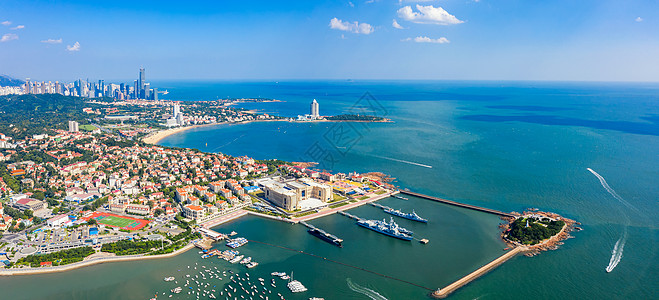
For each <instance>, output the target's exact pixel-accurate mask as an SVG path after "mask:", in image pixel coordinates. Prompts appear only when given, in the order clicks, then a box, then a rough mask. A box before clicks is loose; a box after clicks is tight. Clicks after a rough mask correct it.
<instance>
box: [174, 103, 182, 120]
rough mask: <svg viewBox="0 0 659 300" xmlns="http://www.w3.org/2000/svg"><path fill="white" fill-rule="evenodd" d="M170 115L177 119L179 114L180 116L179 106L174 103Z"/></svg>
mask: <svg viewBox="0 0 659 300" xmlns="http://www.w3.org/2000/svg"><path fill="white" fill-rule="evenodd" d="M172 114H173V116H172V117H174V118H176V117H178V115H179V114H181V106H180V105H179V104H178V103H174V109H173V110H172Z"/></svg>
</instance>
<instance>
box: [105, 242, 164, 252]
mask: <svg viewBox="0 0 659 300" xmlns="http://www.w3.org/2000/svg"><path fill="white" fill-rule="evenodd" d="M161 244H162V242H161V241H139V242H136V241H129V240H121V241H117V242H114V243H110V244H103V247H102V248H101V251H103V252H110V253H114V254H116V255H134V254H143V253H147V252H151V249H152V248H160V245H161Z"/></svg>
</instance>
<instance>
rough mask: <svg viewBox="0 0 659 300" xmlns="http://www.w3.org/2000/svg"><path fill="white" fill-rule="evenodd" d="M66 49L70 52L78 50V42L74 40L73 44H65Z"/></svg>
mask: <svg viewBox="0 0 659 300" xmlns="http://www.w3.org/2000/svg"><path fill="white" fill-rule="evenodd" d="M66 50H68V51H71V52H74V51H80V43H78V42H75V44H73V46H71V45H67V46H66Z"/></svg>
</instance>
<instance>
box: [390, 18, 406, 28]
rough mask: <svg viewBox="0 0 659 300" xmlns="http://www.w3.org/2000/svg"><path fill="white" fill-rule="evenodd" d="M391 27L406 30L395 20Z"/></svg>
mask: <svg viewBox="0 0 659 300" xmlns="http://www.w3.org/2000/svg"><path fill="white" fill-rule="evenodd" d="M391 26H393V27H394V28H396V29H405V27H403V26H400V24H398V21H396V19H394V21H393V22H391Z"/></svg>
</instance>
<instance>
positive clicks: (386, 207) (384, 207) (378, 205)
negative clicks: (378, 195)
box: [369, 202, 392, 209]
mask: <svg viewBox="0 0 659 300" xmlns="http://www.w3.org/2000/svg"><path fill="white" fill-rule="evenodd" d="M369 204H370V205H372V206H375V207H379V208H382V209H392V208H391V207H389V206H384V205H382V204H378V203H374V202H371V203H369Z"/></svg>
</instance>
